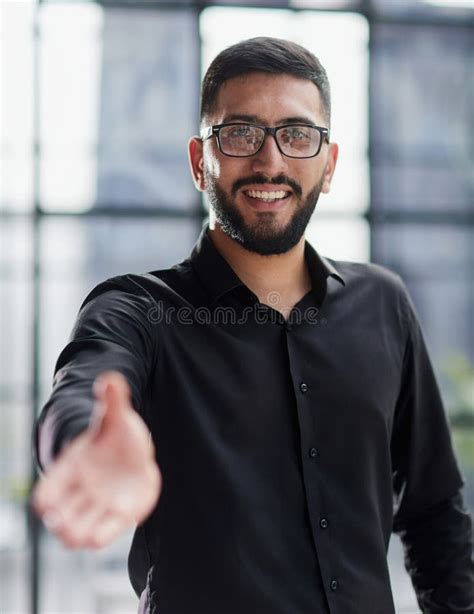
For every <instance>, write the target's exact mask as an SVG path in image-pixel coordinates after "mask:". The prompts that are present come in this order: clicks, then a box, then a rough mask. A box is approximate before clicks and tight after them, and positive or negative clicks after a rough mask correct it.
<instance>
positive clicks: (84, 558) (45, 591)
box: [41, 532, 138, 614]
mask: <svg viewBox="0 0 474 614" xmlns="http://www.w3.org/2000/svg"><path fill="white" fill-rule="evenodd" d="M131 539H132V532H128V533H126V534H124V535H122V536H121V537H120V538H119V539H117V540H116V541H115V542H114V543H113V544H112V545H111V546H109V547H107V548H104V549H103V550H101V551H76V552H74V551H71V550H69V549H67V548H65V547H64V546H62V544H61V543H60V542H59V541H58V540H57V539H55V538H53V537H52V536H51V535H50V534H45V535H44V541H43V555H42V567H41V572H42V574H41V580H42V590H41V612H44V613H45V614H52V613H57V612H61V614H84V612H90V613H97V614H124V613H125V612H127V613H130V614H132V613H134V612H136V611H137V608H138V599H137V598H136V596H135V593H134V592H133V589H132V586H131V584H130V580H129V579H128V575H127V555H128V550H129V548H130V543H131ZM72 579H74V580H73V581H72Z"/></svg>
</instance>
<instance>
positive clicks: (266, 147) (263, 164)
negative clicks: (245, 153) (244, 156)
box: [251, 134, 288, 177]
mask: <svg viewBox="0 0 474 614" xmlns="http://www.w3.org/2000/svg"><path fill="white" fill-rule="evenodd" d="M251 160H252V170H253V171H254V172H255V173H265V174H266V175H268V176H269V177H272V176H274V175H278V174H279V173H285V174H286V171H287V169H288V162H287V158H286V156H284V155H283V154H282V153H281V151H280V150H279V149H278V145H277V144H276V141H275V137H273V136H272V135H270V134H267V135H265V141H264V142H263V145H262V148H261V149H260V151H259V152H258V153H256V154H255V155H254V156H252V158H251Z"/></svg>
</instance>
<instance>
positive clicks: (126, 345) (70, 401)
mask: <svg viewBox="0 0 474 614" xmlns="http://www.w3.org/2000/svg"><path fill="white" fill-rule="evenodd" d="M155 311H156V303H155V302H154V300H153V298H152V297H151V295H150V294H149V293H148V292H147V291H146V290H145V289H144V288H142V286H140V284H139V283H137V282H136V280H134V279H133V278H132V277H131V276H121V277H117V278H112V279H109V280H107V281H105V282H103V283H101V284H99V285H98V286H97V287H96V288H94V290H93V291H92V292H91V293H90V294H89V295H88V296H87V297H86V299H85V300H84V302H83V304H82V306H81V308H80V310H79V314H78V316H77V319H76V322H75V325H74V327H73V330H72V333H71V336H70V339H69V341H68V343H67V345H66V346H65V347H64V349H63V350H62V352H61V353H60V355H59V357H58V360H57V362H56V366H55V369H54V378H53V390H52V393H51V395H50V397H49V399H48V401H47V402H46V404H45V406H44V407H43V410H42V412H41V415H40V417H39V419H38V421H37V424H36V428H35V432H34V452H35V454H36V458H37V461H38V465H39V467H40V468H41V469H43V468H45V467H46V466H47V465H48V464H50V463H51V461H52V460H53V459H54V458H55V457H56V456H57V454H58V453H59V452H60V450H61V449H62V447H63V446H64V444H65V443H66V442H67V441H69V440H71V439H72V438H73V437H75V436H76V435H78V434H79V433H81V432H82V431H83V430H85V429H86V428H87V427H88V425H89V422H90V418H91V416H92V412H93V407H94V396H93V391H92V386H93V383H94V380H95V378H96V377H97V376H98V375H99V373H101V372H103V371H106V370H109V369H112V370H116V371H119V372H121V373H122V374H123V375H124V376H125V378H126V379H127V381H128V383H129V385H130V388H131V391H132V404H133V407H134V408H135V409H136V410H137V411H138V412H139V413H141V414H142V417H143V418H144V419H145V420H146V416H145V415H144V411H145V410H144V400H145V397H146V394H147V387H148V384H149V376H150V373H151V372H152V368H153V364H154V361H155V358H156V356H155V352H156V344H155V336H156V335H155V331H154V325H153V318H152V317H150V314H152V313H154V312H155Z"/></svg>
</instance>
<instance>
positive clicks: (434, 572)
mask: <svg viewBox="0 0 474 614" xmlns="http://www.w3.org/2000/svg"><path fill="white" fill-rule="evenodd" d="M394 530H395V532H396V533H398V534H399V535H400V538H401V540H402V542H403V545H404V549H405V565H406V567H407V570H408V572H409V574H410V576H411V578H412V582H413V586H414V589H415V592H416V595H417V598H418V603H419V605H420V608H421V609H422V611H423V613H424V614H472V613H473V612H474V562H473V559H472V552H473V549H472V548H473V544H472V521H471V518H470V515H469V513H468V512H467V510H466V508H465V506H464V504H463V499H462V495H461V493H460V492H459V493H457V494H456V495H454V496H452V497H450V498H449V499H446V500H445V501H442V502H440V503H438V504H437V505H435V506H433V507H432V508H430V509H429V510H428V511H427V512H426V514H423V515H422V516H419V517H417V518H416V519H411V520H409V521H408V520H405V521H404V522H403V523H400V524H399V525H398V526H395V527H394Z"/></svg>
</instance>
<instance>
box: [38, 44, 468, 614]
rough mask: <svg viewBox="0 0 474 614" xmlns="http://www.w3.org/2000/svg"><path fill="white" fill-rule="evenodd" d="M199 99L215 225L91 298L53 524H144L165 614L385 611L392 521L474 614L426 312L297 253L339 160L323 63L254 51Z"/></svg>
mask: <svg viewBox="0 0 474 614" xmlns="http://www.w3.org/2000/svg"><path fill="white" fill-rule="evenodd" d="M201 102H202V104H201V137H194V138H192V139H191V140H190V143H189V158H190V165H191V170H192V175H193V179H194V182H195V184H196V187H197V188H198V189H199V190H201V191H203V192H206V194H207V197H208V200H209V203H210V212H211V224H210V226H209V227H207V226H205V227H204V229H203V231H202V233H201V236H200V238H199V240H198V242H197V244H196V246H195V248H194V250H193V252H192V254H191V256H190V257H189V258H188V259H186V260H184V261H183V262H181V263H180V264H177V265H176V266H174V267H172V268H171V269H168V270H161V271H154V272H152V273H148V274H143V275H122V276H118V277H115V278H112V279H109V280H107V281H105V282H104V283H102V284H100V285H99V286H98V287H96V288H95V289H94V290H93V291H92V292H91V293H90V294H89V296H88V297H87V298H86V300H85V301H84V304H83V306H82V308H81V310H80V313H79V316H78V319H77V322H76V325H75V327H74V330H73V333H72V336H71V339H70V342H69V343H68V345H67V346H66V347H65V349H64V350H63V352H62V353H61V355H60V356H59V359H58V363H57V365H56V372H55V380H54V390H53V392H52V395H51V397H50V399H49V401H48V403H47V404H46V406H45V408H44V410H43V413H42V416H41V418H40V420H39V425H38V454H39V460H40V462H41V463H42V466H43V467H44V469H45V476H44V478H43V480H42V481H41V483H40V484H39V486H38V488H37V490H36V492H35V496H34V505H35V507H36V510H37V512H38V513H39V514H40V515H41V516H42V517H43V518H44V519H45V522H46V524H47V526H49V527H50V528H51V530H53V531H54V532H55V533H56V534H57V535H58V536H59V537H60V538H61V539H62V540H63V542H64V543H65V544H67V545H68V546H70V547H99V546H102V545H104V544H107V543H109V542H110V541H111V540H112V539H113V538H114V537H115V536H116V535H118V534H119V533H120V532H121V531H122V530H124V529H125V528H127V527H128V526H130V524H131V523H134V522H135V521H136V522H138V523H139V526H138V529H137V531H136V533H135V537H134V541H133V544H132V549H131V554H130V575H131V579H132V583H133V586H134V588H135V590H136V592H137V594H138V595H139V596H140V597H141V598H140V609H141V610H140V611H142V612H148V613H150V614H151V613H154V614H309V613H318V614H319V613H328V612H330V613H331V614H369V613H370V614H389V613H390V612H393V611H394V609H393V600H392V594H391V589H390V582H389V574H388V569H387V561H386V551H387V547H388V542H389V538H390V534H391V532H392V530H394V531H396V532H398V533H399V534H400V536H401V538H402V540H403V542H404V545H405V548H406V550H405V552H406V561H407V567H408V569H409V571H410V573H411V576H412V580H413V584H414V587H415V590H416V593H417V596H418V601H419V604H420V607H421V608H422V609H423V611H424V612H428V613H430V614H441V612H442V613H444V614H445V613H463V614H467V613H468V612H469V613H472V611H473V608H474V598H473V594H472V580H473V565H472V561H471V552H472V545H471V523H470V519H469V516H468V513H467V511H466V510H465V509H464V507H463V501H462V496H461V492H460V489H461V487H462V485H463V479H462V477H461V475H460V472H459V469H458V466H457V463H456V460H455V457H454V454H453V450H452V446H451V440H450V435H449V430H448V426H447V423H446V418H445V414H444V410H443V406H442V403H441V400H440V397H439V392H438V388H437V385H436V382H435V379H434V376H433V371H432V368H431V365H430V361H429V358H428V356H427V353H426V348H425V344H424V341H423V337H422V334H421V331H420V327H419V324H418V321H417V318H416V315H415V313H414V310H413V307H412V304H411V302H410V299H409V298H408V296H407V293H406V291H405V288H404V286H403V284H402V282H401V280H400V278H399V277H398V276H397V275H395V274H393V273H391V272H390V271H388V270H386V269H384V268H382V267H379V266H376V265H370V264H357V263H350V262H334V261H332V260H329V259H327V258H323V257H322V256H320V255H319V254H317V253H316V251H315V250H314V249H313V248H312V247H311V246H310V245H309V244H307V243H305V240H304V231H305V228H306V225H307V224H308V221H309V219H310V217H311V214H312V213H313V210H314V208H315V206H316V203H317V200H318V197H319V194H320V193H321V192H323V193H327V192H329V189H330V185H331V180H332V177H333V174H334V170H335V167H336V162H337V155H338V148H337V145H336V144H335V143H332V142H331V141H330V136H329V127H330V123H329V122H330V96H329V84H328V81H327V76H326V73H325V71H324V69H323V67H322V66H321V64H320V63H319V61H318V60H317V59H316V58H315V57H314V56H313V55H312V54H311V53H309V52H308V51H307V50H305V49H304V48H302V47H300V46H298V45H295V44H293V43H290V42H287V41H283V40H278V39H271V38H256V39H251V40H248V41H244V42H242V43H239V44H237V45H234V46H232V47H230V48H228V49H226V50H225V51H223V52H222V53H221V54H219V55H218V56H217V58H216V59H215V60H214V62H213V63H212V64H211V66H210V68H209V70H208V72H207V74H206V76H205V78H204V81H203V89H202V101H201ZM94 397H95V399H94ZM149 432H150V433H151V441H150V440H149ZM160 492H161V495H160V498H159V502H158V505H155V504H156V502H157V499H158V496H159V494H160Z"/></svg>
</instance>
